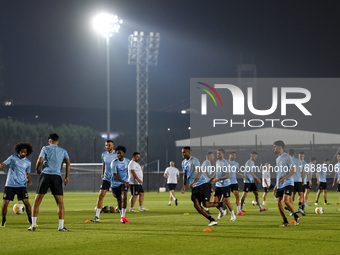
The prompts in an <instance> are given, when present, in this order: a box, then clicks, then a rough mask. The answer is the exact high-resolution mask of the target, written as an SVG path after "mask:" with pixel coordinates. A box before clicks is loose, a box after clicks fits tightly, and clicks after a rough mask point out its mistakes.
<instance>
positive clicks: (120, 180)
mask: <svg viewBox="0 0 340 255" xmlns="http://www.w3.org/2000/svg"><path fill="white" fill-rule="evenodd" d="M113 178H114V179H115V180H117V181H119V182H121V183H124V185H125V186H126V187H130V184H129V183H128V182H126V181H123V180H122V179H121V178H120V177H119V176H118V174H117V173H114V174H113Z"/></svg>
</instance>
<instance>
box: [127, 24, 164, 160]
mask: <svg viewBox="0 0 340 255" xmlns="http://www.w3.org/2000/svg"><path fill="white" fill-rule="evenodd" d="M160 39H161V37H160V35H159V33H153V32H150V34H149V35H145V34H144V32H143V31H141V32H138V31H135V32H134V33H133V34H131V35H130V36H129V45H128V63H129V65H136V66H137V151H138V152H139V153H140V154H141V159H140V164H141V165H146V164H147V163H148V105H149V102H148V87H149V85H148V83H149V80H148V72H149V65H150V66H157V61H158V53H159V43H160Z"/></svg>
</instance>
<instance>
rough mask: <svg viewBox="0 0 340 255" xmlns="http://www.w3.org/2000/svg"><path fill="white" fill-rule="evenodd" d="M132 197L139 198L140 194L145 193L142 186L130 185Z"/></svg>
mask: <svg viewBox="0 0 340 255" xmlns="http://www.w3.org/2000/svg"><path fill="white" fill-rule="evenodd" d="M130 189H131V195H132V196H137V195H139V194H140V193H144V190H143V187H142V185H130Z"/></svg>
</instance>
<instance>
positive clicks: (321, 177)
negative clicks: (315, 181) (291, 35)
mask: <svg viewBox="0 0 340 255" xmlns="http://www.w3.org/2000/svg"><path fill="white" fill-rule="evenodd" d="M328 166H329V165H326V164H322V165H321V166H320V168H318V169H317V172H318V173H319V181H320V182H327V180H326V175H327V170H328Z"/></svg>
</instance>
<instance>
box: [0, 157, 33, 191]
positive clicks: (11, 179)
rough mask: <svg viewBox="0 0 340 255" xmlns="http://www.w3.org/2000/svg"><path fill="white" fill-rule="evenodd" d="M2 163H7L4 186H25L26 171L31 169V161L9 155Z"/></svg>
mask: <svg viewBox="0 0 340 255" xmlns="http://www.w3.org/2000/svg"><path fill="white" fill-rule="evenodd" d="M3 163H5V165H6V166H8V165H9V170H8V174H7V179H6V184H5V186H6V187H26V173H30V171H31V161H29V160H28V159H27V158H20V157H18V156H17V155H11V156H9V157H8V159H6V160H5V161H4V162H3Z"/></svg>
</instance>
